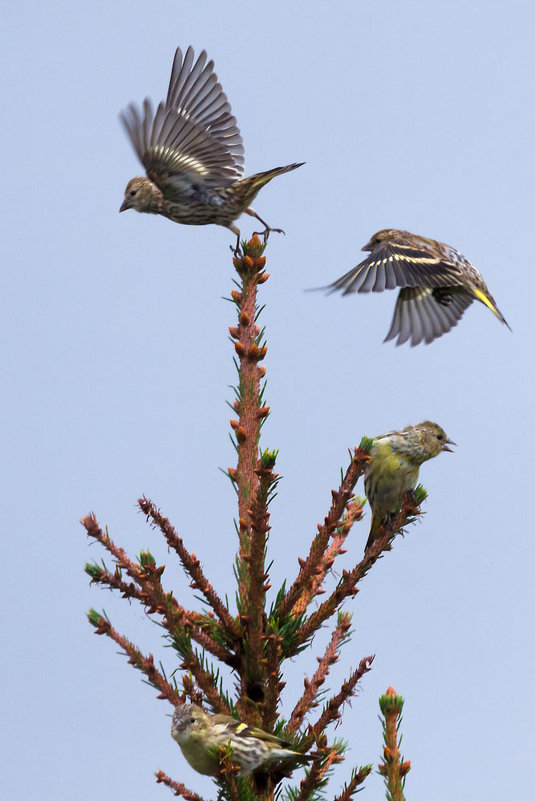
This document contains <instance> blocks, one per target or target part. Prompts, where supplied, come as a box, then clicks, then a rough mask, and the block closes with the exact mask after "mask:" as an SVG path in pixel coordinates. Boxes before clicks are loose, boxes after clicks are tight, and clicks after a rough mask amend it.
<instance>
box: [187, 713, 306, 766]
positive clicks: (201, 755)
mask: <svg viewBox="0 0 535 801" xmlns="http://www.w3.org/2000/svg"><path fill="white" fill-rule="evenodd" d="M171 736H172V737H173V739H174V740H176V741H177V743H178V744H179V746H180V749H181V751H182V753H183V754H184V756H185V757H186V759H187V761H188V762H189V764H190V765H191V767H192V768H193V769H194V770H196V771H197V772H198V773H204V774H206V775H208V776H215V775H216V774H217V772H218V770H219V749H220V748H222V747H225V746H230V747H231V748H232V761H233V762H234V763H235V764H236V765H239V766H240V768H241V770H240V775H241V776H247V775H248V774H250V773H252V771H253V770H256V769H257V768H259V767H261V766H265V765H267V764H269V763H270V762H273V761H275V760H281V759H292V760H295V761H298V762H309V761H311V760H312V759H314V757H313V756H311V755H309V754H300V753H298V752H297V751H292V750H291V745H290V743H288V742H286V741H285V740H281V739H280V738H279V737H276V736H275V735H274V734H268V733H267V732H265V731H263V730H262V729H255V728H252V727H250V726H248V725H247V724H246V723H240V721H239V720H236V719H235V718H232V717H229V716H228V715H208V714H207V713H206V712H204V711H203V710H202V709H201V708H200V707H199V706H195V705H194V704H183V705H182V706H177V707H176V709H175V711H174V714H173V723H172V725H171Z"/></svg>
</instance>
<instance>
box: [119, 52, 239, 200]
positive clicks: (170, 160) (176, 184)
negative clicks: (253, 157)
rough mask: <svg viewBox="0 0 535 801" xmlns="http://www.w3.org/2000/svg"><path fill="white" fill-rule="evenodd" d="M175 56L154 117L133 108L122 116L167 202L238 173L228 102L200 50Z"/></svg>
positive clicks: (235, 136) (236, 139) (230, 180)
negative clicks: (165, 87) (167, 82)
mask: <svg viewBox="0 0 535 801" xmlns="http://www.w3.org/2000/svg"><path fill="white" fill-rule="evenodd" d="M194 58H195V54H194V51H193V49H192V48H191V47H188V49H187V51H186V55H185V56H183V55H182V51H181V50H180V48H178V49H177V51H176V53H175V58H174V61H173V68H172V71H171V79H170V81H169V90H168V93H167V99H166V100H165V102H161V103H160V104H159V106H158V108H157V109H156V113H154V112H153V109H152V105H151V103H150V100H148V99H146V100H145V102H144V103H143V109H142V110H139V109H138V108H137V106H135V105H134V104H130V106H128V108H127V109H126V110H125V111H123V112H122V114H121V122H122V123H123V125H124V127H125V129H126V132H127V134H128V136H129V137H130V140H131V142H132V144H133V146H134V149H135V151H136V153H137V155H138V157H139V159H140V161H141V162H142V164H143V166H144V167H145V169H146V171H147V175H148V177H149V178H150V179H151V180H152V181H154V183H155V184H156V185H157V186H158V187H159V188H160V189H161V190H162V192H163V193H164V195H165V196H166V197H168V198H169V199H171V200H172V199H173V198H176V199H178V200H179V199H181V198H184V197H187V196H188V195H190V194H193V192H195V191H196V189H197V188H198V187H199V186H201V187H206V188H211V187H215V186H228V185H230V184H233V183H234V182H235V181H237V180H238V179H239V178H241V176H242V174H243V160H244V159H243V142H242V138H241V134H240V131H239V128H238V126H237V124H236V118H235V117H234V116H233V115H232V113H231V108H230V103H229V102H228V100H227V96H226V95H225V93H224V92H223V89H222V87H221V84H220V83H218V81H217V76H216V75H215V73H214V71H213V68H214V63H213V61H209V62H208V63H206V58H207V56H206V53H205V52H204V51H203V52H202V53H201V54H200V56H199V58H198V59H197V61H196V62H195V64H194V63H193V60H194Z"/></svg>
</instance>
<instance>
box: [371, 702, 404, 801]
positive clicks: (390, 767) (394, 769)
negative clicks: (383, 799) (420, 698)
mask: <svg viewBox="0 0 535 801" xmlns="http://www.w3.org/2000/svg"><path fill="white" fill-rule="evenodd" d="M379 706H380V707H381V712H382V713H383V716H384V723H383V733H384V741H385V747H384V750H383V759H384V762H383V763H382V764H380V765H379V773H380V774H381V775H382V776H384V777H385V784H386V786H387V789H388V794H389V798H390V799H391V801H404V799H405V796H404V795H403V787H404V785H405V777H406V775H407V773H408V772H409V770H410V769H411V763H410V762H408V761H407V762H403V761H402V760H403V757H402V756H401V753H400V750H399V747H398V723H399V721H400V718H401V712H402V710H403V698H402V697H401V695H397V694H396V691H395V690H394V689H393V688H392V687H389V688H388V690H387V691H386V693H385V694H384V695H382V696H381V697H380V698H379Z"/></svg>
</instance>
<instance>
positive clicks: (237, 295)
mask: <svg viewBox="0 0 535 801" xmlns="http://www.w3.org/2000/svg"><path fill="white" fill-rule="evenodd" d="M230 294H231V295H232V300H234V301H236V303H241V300H242V294H241V292H237V291H236V290H235V289H233V290H232V292H231V293H230Z"/></svg>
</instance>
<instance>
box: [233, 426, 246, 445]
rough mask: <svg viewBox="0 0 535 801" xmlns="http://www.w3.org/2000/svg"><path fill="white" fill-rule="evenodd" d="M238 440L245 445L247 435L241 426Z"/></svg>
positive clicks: (237, 434) (238, 430)
mask: <svg viewBox="0 0 535 801" xmlns="http://www.w3.org/2000/svg"><path fill="white" fill-rule="evenodd" d="M236 439H237V440H238V442H240V443H244V442H245V440H246V439H247V433H246V431H245V428H244V427H243V426H239V427H238V428H237V429H236Z"/></svg>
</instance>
